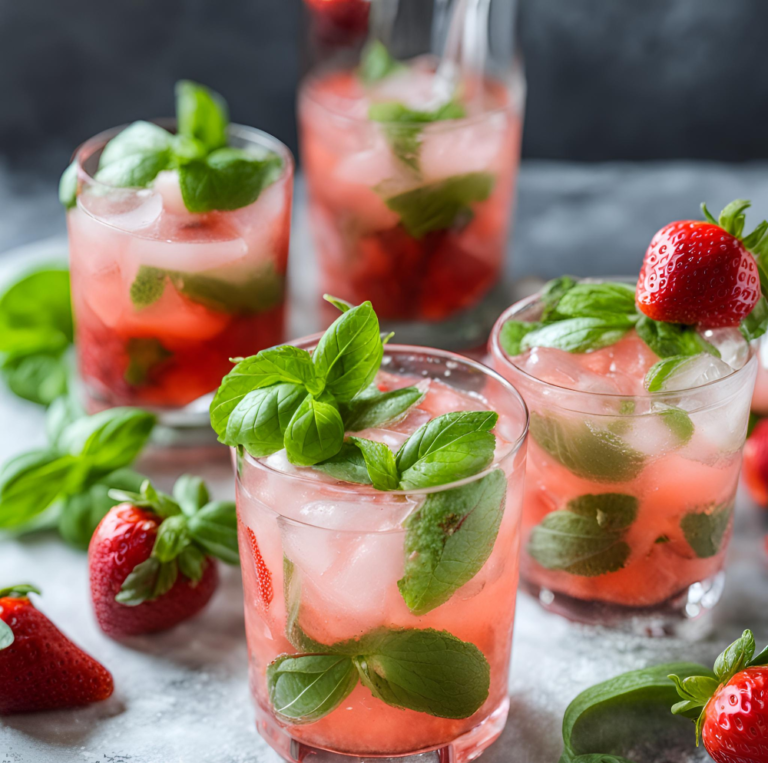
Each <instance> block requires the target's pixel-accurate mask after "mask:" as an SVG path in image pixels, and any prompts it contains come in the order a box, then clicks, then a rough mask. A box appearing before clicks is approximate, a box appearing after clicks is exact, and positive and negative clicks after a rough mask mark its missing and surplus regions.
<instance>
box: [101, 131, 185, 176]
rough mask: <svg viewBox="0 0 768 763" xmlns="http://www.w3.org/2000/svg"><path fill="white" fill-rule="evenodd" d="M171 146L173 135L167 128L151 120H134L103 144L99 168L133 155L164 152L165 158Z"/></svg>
mask: <svg viewBox="0 0 768 763" xmlns="http://www.w3.org/2000/svg"><path fill="white" fill-rule="evenodd" d="M172 146H173V136H172V135H171V133H169V132H168V131H167V130H164V129H163V128H162V127H159V126H158V125H156V124H153V123H152V122H144V121H139V122H134V123H133V124H130V125H128V127H126V128H125V129H124V130H122V131H121V132H120V133H118V134H117V135H116V136H115V137H114V138H112V140H110V141H109V143H107V145H106V146H104V150H103V151H102V152H101V156H100V157H99V170H102V169H104V168H105V167H107V166H109V165H110V164H115V163H116V162H121V161H123V160H124V159H129V158H131V157H135V156H142V155H154V154H157V155H159V154H165V155H166V158H167V157H168V156H169V152H170V150H171V148H172Z"/></svg>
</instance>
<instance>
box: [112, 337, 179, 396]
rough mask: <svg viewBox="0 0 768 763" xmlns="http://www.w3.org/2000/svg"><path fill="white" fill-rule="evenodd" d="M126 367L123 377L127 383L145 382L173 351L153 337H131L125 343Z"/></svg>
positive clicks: (134, 384) (170, 356) (137, 383)
mask: <svg viewBox="0 0 768 763" xmlns="http://www.w3.org/2000/svg"><path fill="white" fill-rule="evenodd" d="M126 351H127V353H128V367H127V368H126V369H125V374H124V375H123V378H124V379H125V381H127V382H128V384H131V385H133V386H139V385H141V384H145V383H146V381H147V379H148V378H149V377H150V375H151V374H152V372H153V371H155V370H156V369H157V368H158V366H160V365H162V364H163V363H164V362H165V361H166V360H168V358H172V357H173V353H172V352H171V351H170V350H167V349H166V348H165V347H164V346H163V345H162V343H161V342H160V340H159V339H155V338H154V337H131V338H130V339H129V340H128V342H127V344H126Z"/></svg>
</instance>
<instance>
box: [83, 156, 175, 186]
mask: <svg viewBox="0 0 768 763" xmlns="http://www.w3.org/2000/svg"><path fill="white" fill-rule="evenodd" d="M170 166H171V152H170V150H166V151H161V152H159V153H139V154H131V155H129V156H124V157H123V158H122V159H118V160H117V161H115V162H112V163H111V164H107V165H105V166H103V167H102V168H101V169H99V171H98V172H97V173H96V180H97V181H98V182H100V183H105V184H106V185H110V186H113V187H115V188H146V187H147V186H148V185H149V184H150V183H151V182H152V181H153V180H154V179H155V178H156V177H157V176H158V175H159V174H160V173H161V172H162V171H163V170H166V169H168V168H169V167H170Z"/></svg>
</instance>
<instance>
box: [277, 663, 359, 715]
mask: <svg viewBox="0 0 768 763" xmlns="http://www.w3.org/2000/svg"><path fill="white" fill-rule="evenodd" d="M357 680H358V679H357V671H356V670H355V666H354V664H353V663H352V660H351V659H350V658H349V657H345V656H343V655H338V654H309V655H284V656H282V657H278V658H277V659H276V660H275V661H274V662H271V663H270V664H269V665H268V666H267V689H268V691H269V701H270V702H271V703H272V708H273V709H274V711H275V714H276V715H277V716H278V718H280V719H282V720H284V721H286V722H287V723H290V724H297V723H313V722H315V721H317V720H319V719H320V718H323V717H325V716H326V715H328V713H330V712H332V711H333V710H335V709H336V708H337V707H338V706H339V705H340V704H341V703H342V702H343V701H344V700H345V699H346V698H347V697H348V696H349V695H350V694H351V692H352V690H353V689H354V688H355V686H356V685H357Z"/></svg>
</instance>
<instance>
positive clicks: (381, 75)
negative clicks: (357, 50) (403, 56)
mask: <svg viewBox="0 0 768 763" xmlns="http://www.w3.org/2000/svg"><path fill="white" fill-rule="evenodd" d="M405 68H406V67H405V64H401V63H400V62H399V61H397V60H396V59H394V58H393V57H392V55H391V54H390V52H389V50H388V49H387V46H386V45H385V44H384V43H383V42H381V41H380V40H371V41H370V42H369V43H367V44H366V46H365V47H364V48H363V52H362V55H361V57H360V68H359V69H358V76H359V77H360V79H361V81H362V82H363V84H364V85H373V84H375V83H376V82H380V81H381V80H383V79H386V78H387V77H389V76H390V75H391V74H395V73H396V72H400V71H405Z"/></svg>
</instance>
